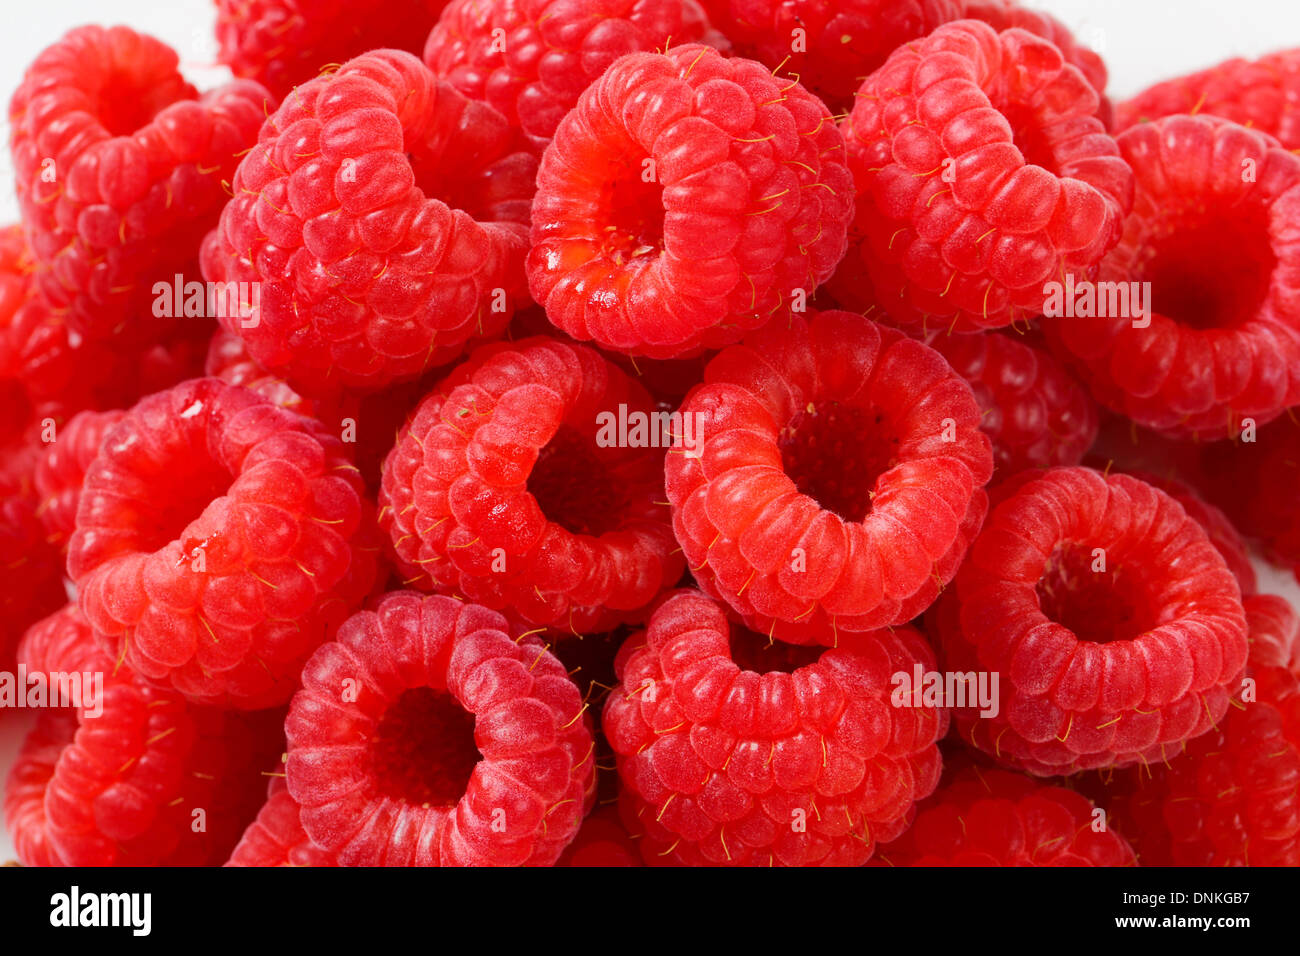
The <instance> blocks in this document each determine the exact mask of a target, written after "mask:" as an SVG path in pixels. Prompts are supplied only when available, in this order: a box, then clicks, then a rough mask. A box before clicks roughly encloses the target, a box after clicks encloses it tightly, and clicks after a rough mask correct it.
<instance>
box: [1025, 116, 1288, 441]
mask: <svg viewBox="0 0 1300 956" xmlns="http://www.w3.org/2000/svg"><path fill="white" fill-rule="evenodd" d="M1118 143H1119V148H1120V151H1121V154H1122V155H1123V157H1124V159H1125V160H1126V161H1127V162H1128V163H1129V164H1130V165H1131V166H1132V168H1133V171H1134V173H1135V175H1136V177H1137V198H1136V202H1135V203H1134V206H1133V212H1132V214H1131V215H1130V216H1129V217H1128V219H1127V220H1126V221H1125V224H1124V235H1123V238H1122V240H1121V241H1120V243H1119V245H1118V246H1117V247H1116V248H1115V249H1114V250H1113V251H1112V252H1111V253H1110V254H1109V255H1108V256H1107V257H1106V259H1105V260H1104V262H1103V263H1102V267H1101V272H1100V275H1099V281H1100V282H1116V283H1122V284H1125V287H1126V288H1130V289H1133V290H1134V292H1133V293H1131V295H1136V294H1137V291H1138V290H1143V289H1148V290H1149V293H1150V294H1149V299H1150V302H1149V306H1150V314H1149V315H1142V316H1138V315H1137V312H1136V310H1135V309H1134V308H1133V306H1132V304H1131V302H1130V307H1129V309H1128V314H1124V315H1115V314H1110V315H1107V316H1105V317H1101V318H1083V317H1059V318H1048V319H1044V320H1043V328H1044V331H1045V332H1047V334H1048V338H1049V342H1050V343H1051V344H1052V345H1053V347H1054V348H1055V349H1056V350H1057V352H1058V354H1059V355H1060V356H1061V357H1062V358H1064V359H1066V360H1067V361H1068V362H1070V363H1072V364H1073V365H1074V366H1076V367H1077V368H1078V369H1079V370H1080V372H1081V374H1082V375H1083V377H1084V379H1085V381H1086V382H1087V383H1088V385H1089V387H1090V388H1091V390H1092V392H1093V394H1094V395H1096V397H1097V399H1098V400H1099V401H1100V402H1101V403H1102V404H1104V405H1106V406H1108V407H1109V408H1111V409H1113V410H1114V411H1116V412H1119V413H1120V414H1122V415H1125V416H1127V417H1128V418H1131V419H1133V420H1134V421H1136V422H1137V423H1138V424H1140V425H1143V426H1145V427H1147V428H1152V429H1156V430H1159V431H1162V432H1165V433H1167V434H1170V435H1172V436H1175V437H1195V438H1199V439H1208V440H1214V439H1218V438H1224V437H1228V436H1235V435H1236V434H1238V432H1239V431H1240V429H1241V427H1242V423H1243V420H1244V419H1251V420H1252V421H1254V422H1255V423H1256V424H1257V425H1262V424H1264V423H1265V422H1267V421H1269V420H1271V419H1273V418H1276V417H1277V416H1278V415H1280V414H1282V412H1283V410H1284V409H1286V408H1287V407H1288V406H1292V405H1296V404H1300V297H1298V296H1297V291H1298V290H1300V237H1298V236H1297V235H1296V232H1295V229H1294V227H1293V225H1292V224H1293V223H1294V222H1295V221H1296V218H1297V216H1300V188H1297V187H1298V186H1300V157H1297V156H1295V155H1293V154H1292V153H1290V152H1288V151H1287V150H1285V149H1283V148H1282V147H1281V146H1280V145H1279V144H1278V142H1277V141H1276V140H1275V139H1273V138H1272V137H1271V136H1268V135H1267V134H1265V133H1259V132H1255V131H1253V130H1249V129H1245V128H1244V127H1241V126H1238V125H1236V124H1235V123H1231V122H1229V121H1228V120H1223V119H1219V118H1218V117H1212V116H1171V117H1167V118H1165V119H1161V120H1157V121H1155V122H1153V123H1143V124H1140V125H1138V126H1134V127H1132V128H1131V129H1129V130H1127V131H1125V132H1124V133H1122V134H1120V136H1119V138H1118ZM1134 284H1136V285H1134ZM1143 294H1144V298H1145V293H1143ZM1099 299H1100V297H1099ZM1120 311H1123V310H1122V309H1121V310H1120Z"/></svg>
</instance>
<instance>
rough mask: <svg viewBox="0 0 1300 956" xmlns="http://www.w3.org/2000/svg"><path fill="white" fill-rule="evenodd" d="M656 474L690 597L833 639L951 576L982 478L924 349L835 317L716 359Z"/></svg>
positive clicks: (943, 371)
mask: <svg viewBox="0 0 1300 956" xmlns="http://www.w3.org/2000/svg"><path fill="white" fill-rule="evenodd" d="M682 412H683V415H695V416H699V417H700V419H701V420H702V424H701V425H699V426H697V427H698V429H699V432H700V435H701V444H700V454H699V455H698V457H691V456H689V455H686V454H679V453H676V452H674V453H672V454H670V455H669V456H668V459H667V467H666V475H667V480H666V486H667V491H668V500H669V501H670V502H672V508H673V530H674V531H675V532H676V534H677V540H678V541H679V542H681V545H682V549H683V551H684V552H685V555H686V560H687V562H688V563H689V565H690V568H691V571H692V572H693V573H694V574H695V578H696V580H697V581H698V582H699V584H700V587H701V588H703V589H704V590H705V591H706V592H707V593H709V594H711V595H713V596H715V597H720V598H722V599H723V600H725V601H726V602H727V603H728V604H729V605H731V607H732V608H733V609H734V610H735V611H736V612H737V613H739V614H740V615H741V616H742V617H743V618H744V620H745V623H746V624H748V625H749V626H750V627H752V628H754V629H755V630H758V631H762V632H763V633H765V634H770V635H772V636H773V637H776V638H779V639H781V640H786V641H793V642H796V643H801V644H806V643H823V644H832V645H834V644H836V643H837V642H838V641H839V640H842V633H843V632H845V631H869V630H873V629H875V628H879V627H885V626H888V625H893V624H901V623H903V622H905V621H908V620H911V619H912V618H913V617H915V616H916V615H918V614H919V613H920V612H921V611H923V610H925V608H926V607H927V606H928V605H929V604H930V603H931V602H932V601H933V600H934V599H935V597H936V596H937V595H938V593H939V589H940V588H941V587H942V586H943V585H944V584H946V583H947V582H948V581H949V580H950V579H951V578H952V575H953V574H954V573H955V572H956V570H957V565H958V563H959V562H960V561H961V559H962V556H963V555H964V554H965V553H966V547H967V545H968V544H969V542H970V540H971V539H972V538H973V537H974V535H975V532H976V530H978V528H979V525H980V522H981V521H982V520H983V518H984V512H985V508H986V505H987V498H986V496H985V493H984V490H983V485H984V483H985V482H987V481H988V479H989V475H990V474H991V473H992V470H993V456H992V453H991V451H990V445H989V440H988V437H987V436H986V435H985V434H984V433H983V432H981V431H980V429H979V423H980V413H979V407H978V406H977V405H976V403H975V398H974V396H973V395H972V394H971V389H970V386H969V385H967V384H966V383H965V382H964V381H962V379H961V378H959V377H958V376H957V375H956V373H954V372H953V371H952V369H951V368H950V367H949V366H948V363H947V362H945V361H944V360H943V358H942V357H941V356H939V355H938V354H937V353H936V352H934V351H933V350H932V349H930V348H928V347H926V346H924V345H922V344H921V343H919V342H916V341H913V340H911V339H908V338H907V337H905V336H904V335H902V334H901V333H899V332H896V331H894V330H893V329H887V328H884V327H881V326H877V325H875V324H874V323H872V322H869V321H867V320H865V319H863V318H862V317H861V316H858V315H851V314H849V313H847V312H823V313H820V314H816V315H814V316H813V317H812V318H811V319H810V320H808V321H805V320H804V319H803V318H801V317H798V316H795V317H793V319H792V321H791V324H790V327H789V329H786V328H775V327H768V328H767V329H764V330H763V331H761V332H758V333H756V334H755V335H753V336H751V337H750V338H748V339H746V341H745V342H744V343H742V344H741V345H738V346H733V347H731V348H728V349H726V350H724V351H723V352H722V353H721V354H719V355H718V357H717V358H715V359H714V360H713V361H712V362H710V363H709V366H708V368H707V369H706V370H705V378H704V384H703V385H702V386H700V387H699V388H697V389H695V390H694V391H693V392H692V393H691V394H690V395H689V396H688V397H687V399H686V402H685V403H684V405H683V406H682Z"/></svg>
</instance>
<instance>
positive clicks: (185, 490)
mask: <svg viewBox="0 0 1300 956" xmlns="http://www.w3.org/2000/svg"><path fill="white" fill-rule="evenodd" d="M229 487H230V475H228V474H226V472H225V471H224V470H222V469H220V468H218V467H217V466H216V465H215V464H214V463H213V462H212V461H211V460H210V459H208V458H206V457H204V456H203V455H193V456H185V455H177V456H175V457H174V458H171V459H168V461H167V464H166V465H165V466H163V468H161V469H160V470H159V471H158V472H157V474H155V475H153V476H151V477H150V480H149V496H148V498H147V499H145V500H144V501H142V502H140V503H139V504H138V505H137V507H138V509H139V510H138V512H137V518H136V519H135V521H134V523H133V527H134V529H135V531H136V535H137V538H136V547H137V549H138V550H140V551H157V550H158V549H159V548H162V547H164V546H166V545H167V544H169V543H170V542H172V541H175V540H177V539H178V538H180V537H181V534H182V532H184V531H185V529H186V527H187V526H188V525H189V524H190V522H191V521H193V520H194V519H196V518H198V517H199V516H200V515H201V514H203V510H204V509H205V508H207V506H208V505H209V504H211V503H212V501H213V500H214V499H216V498H220V497H221V496H222V495H224V494H225V493H226V491H227V490H228V489H229ZM201 543H202V542H198V541H194V542H189V541H182V542H181V544H182V547H183V549H184V550H185V554H186V557H187V558H188V557H189V556H190V550H191V549H192V548H193V547H196V546H198V545H199V544H201Z"/></svg>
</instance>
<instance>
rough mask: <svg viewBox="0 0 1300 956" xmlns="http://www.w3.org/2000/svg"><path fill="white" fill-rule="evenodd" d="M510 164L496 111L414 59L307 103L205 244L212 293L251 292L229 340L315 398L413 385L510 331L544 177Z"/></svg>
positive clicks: (325, 82)
mask: <svg viewBox="0 0 1300 956" xmlns="http://www.w3.org/2000/svg"><path fill="white" fill-rule="evenodd" d="M512 148H513V147H512V146H511V133H510V129H509V126H508V125H507V124H506V121H505V119H504V118H503V117H502V116H501V115H500V114H499V113H497V112H496V111H495V110H494V109H492V108H491V107H490V106H487V105H485V104H482V103H477V102H474V101H472V100H469V99H466V98H465V97H464V96H463V95H462V94H461V93H459V92H458V91H457V90H456V89H455V88H453V87H452V86H450V85H449V84H447V83H443V82H441V81H439V80H437V79H435V78H434V76H433V74H432V73H430V72H429V70H428V69H427V68H426V67H425V66H424V64H422V63H421V62H420V61H419V60H418V59H416V58H415V57H414V56H411V55H410V54H408V53H402V52H399V51H397V50H378V51H376V52H374V53H367V54H365V55H364V56H359V57H357V58H356V59H355V60H350V61H349V62H348V63H346V64H344V65H343V66H342V67H341V68H340V69H339V70H338V71H337V72H335V73H333V74H331V75H329V76H323V77H320V78H318V79H315V80H312V81H310V82H309V83H306V84H304V85H303V86H301V87H299V88H298V89H297V90H296V91H295V92H294V94H293V95H292V96H290V97H289V98H288V99H287V100H286V101H285V103H284V105H283V106H282V107H281V108H280V109H279V111H278V112H276V113H275V114H274V115H273V116H271V117H270V118H269V119H268V120H267V121H266V125H265V126H263V128H262V131H261V133H260V134H259V137H258V142H257V145H256V147H254V149H253V150H252V151H251V152H250V153H249V154H248V155H247V156H246V157H244V160H243V161H242V162H241V163H240V165H239V169H238V170H237V171H236V173H235V178H234V185H233V189H234V198H233V199H232V200H231V201H230V202H229V203H228V204H227V205H226V208H225V209H224V210H223V212H222V214H221V223H220V225H219V226H218V228H217V230H216V231H215V232H214V233H213V234H212V235H210V236H209V237H208V239H207V240H206V241H205V242H204V243H203V251H202V258H203V271H204V275H205V276H206V277H207V278H208V279H209V280H210V281H224V282H251V283H259V284H258V285H256V286H250V287H248V288H250V289H253V288H256V289H257V290H259V291H258V293H257V295H254V296H251V297H250V298H251V301H250V308H249V309H248V313H247V314H246V315H243V316H238V315H235V316H229V315H228V316H225V317H223V318H222V324H223V325H224V326H225V327H226V328H227V329H228V330H230V331H232V332H235V333H237V334H239V335H240V336H242V337H243V339H244V341H245V342H246V343H247V346H248V351H249V354H250V355H251V356H252V358H253V359H254V360H255V361H256V362H257V363H258V364H259V365H261V366H262V367H263V368H265V369H267V370H268V371H270V372H273V373H275V374H277V375H281V376H283V377H285V378H286V379H288V381H289V384H290V385H291V386H293V387H294V388H295V389H297V390H298V391H300V392H304V393H307V394H312V393H330V392H334V391H337V389H338V388H339V387H341V386H354V387H366V388H378V387H381V386H383V385H386V384H388V383H389V382H392V381H394V380H396V379H400V378H415V377H416V376H418V375H419V374H420V373H421V372H423V371H425V370H427V369H430V368H433V367H435V366H437V365H441V364H443V363H445V362H447V361H450V360H451V359H454V358H456V357H458V356H459V355H460V353H461V352H462V351H463V349H464V346H465V342H466V341H467V340H469V339H470V338H472V337H474V336H483V335H491V334H494V333H498V332H500V331H501V330H502V329H504V328H505V325H506V323H507V322H508V321H509V319H510V313H511V312H512V311H513V309H514V304H515V303H516V302H517V301H519V300H521V299H523V298H524V297H526V295H527V292H526V289H525V284H524V276H523V268H522V267H523V257H524V253H525V252H526V250H527V242H528V239H527V237H528V229H527V225H526V224H527V222H528V200H529V198H530V197H531V195H532V192H533V178H534V173H535V171H536V162H535V160H534V159H533V158H532V157H531V156H529V155H528V154H526V153H518V152H511V151H510V150H511V149H512Z"/></svg>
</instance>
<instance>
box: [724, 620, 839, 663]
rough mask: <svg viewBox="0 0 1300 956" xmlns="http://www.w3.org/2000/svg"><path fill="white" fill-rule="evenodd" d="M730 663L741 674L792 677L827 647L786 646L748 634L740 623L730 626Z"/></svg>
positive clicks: (768, 638) (818, 657)
mask: <svg viewBox="0 0 1300 956" xmlns="http://www.w3.org/2000/svg"><path fill="white" fill-rule="evenodd" d="M728 644H729V645H730V647H731V660H732V662H733V663H735V665H736V666H737V667H739V668H740V669H741V670H743V671H754V672H755V673H756V674H767V673H770V672H771V671H780V672H781V673H783V674H792V673H794V672H795V671H797V670H798V669H799V668H801V667H806V666H808V665H809V664H816V663H817V661H819V660H820V659H821V656H822V654H824V653H825V652H826V648H825V647H822V646H820V645H816V644H814V645H807V646H805V645H801V644H788V643H786V642H785V641H776V640H773V639H772V638H770V637H768V636H767V635H766V634H760V633H758V632H757V631H751V630H750V629H749V628H747V627H745V626H744V625H743V624H734V623H733V624H732V625H731V634H730V636H729V639H728Z"/></svg>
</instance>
